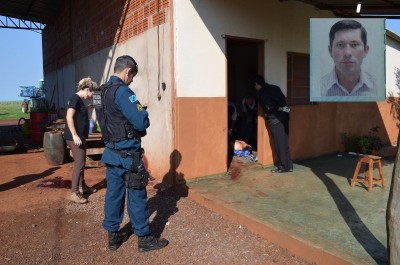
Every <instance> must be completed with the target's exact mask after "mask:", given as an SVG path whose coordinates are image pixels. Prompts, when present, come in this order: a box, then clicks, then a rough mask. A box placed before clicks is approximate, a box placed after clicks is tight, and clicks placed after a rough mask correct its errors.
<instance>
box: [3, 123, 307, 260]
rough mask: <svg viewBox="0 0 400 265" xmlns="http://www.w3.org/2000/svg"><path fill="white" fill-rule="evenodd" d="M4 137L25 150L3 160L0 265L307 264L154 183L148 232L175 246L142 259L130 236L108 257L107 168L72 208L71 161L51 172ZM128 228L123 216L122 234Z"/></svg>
mask: <svg viewBox="0 0 400 265" xmlns="http://www.w3.org/2000/svg"><path fill="white" fill-rule="evenodd" d="M0 132H1V133H2V137H14V138H16V137H17V138H18V137H19V139H20V142H21V141H25V142H27V143H25V144H22V145H21V146H20V148H18V149H17V150H16V151H15V152H13V153H6V154H2V155H1V154H0V165H1V171H0V202H1V203H0V223H1V227H0V233H1V236H0V264H130V263H132V262H134V263H135V264H149V263H152V264H310V263H309V262H307V261H305V260H303V259H301V258H299V257H297V256H295V255H293V254H291V253H290V252H288V251H287V250H286V249H283V248H281V247H278V246H276V245H274V244H271V243H269V242H267V241H266V240H264V239H263V238H261V237H259V236H257V235H255V234H253V233H251V232H250V231H249V230H247V229H246V228H245V227H243V226H242V225H240V224H238V223H234V222H231V221H228V220H226V219H224V218H223V217H222V216H221V215H219V214H217V213H215V212H213V211H211V210H209V209H208V208H206V207H203V206H201V205H199V204H198V203H196V202H194V201H193V200H191V199H190V198H189V197H187V193H188V190H187V188H186V186H179V187H174V188H170V189H167V190H161V189H159V190H157V189H155V188H154V185H155V186H156V187H157V186H158V185H156V184H158V183H157V181H153V182H152V183H151V185H149V187H148V192H149V201H148V204H149V208H150V213H151V217H150V220H151V227H152V231H153V232H154V233H155V234H156V235H162V236H163V237H166V238H168V239H169V240H170V244H169V245H168V246H167V247H166V248H164V249H161V250H159V251H152V252H148V253H144V254H139V253H138V251H137V238H136V236H134V235H133V236H131V238H129V240H128V241H127V242H125V243H124V244H123V245H122V246H121V248H120V249H118V250H117V251H115V252H109V251H108V250H107V241H106V236H107V234H106V232H105V230H104V229H103V228H102V227H101V222H102V219H103V207H104V194H105V190H106V183H105V180H104V176H105V168H89V169H86V170H85V176H86V181H87V183H88V184H89V185H91V186H96V187H97V188H98V189H99V191H98V192H97V193H96V194H93V195H92V196H90V197H89V203H88V204H85V205H77V204H73V203H71V202H69V201H68V197H69V195H70V190H69V189H70V186H71V181H70V176H71V171H72V162H71V160H68V162H67V163H65V164H63V165H60V166H49V164H48V163H47V161H46V158H45V156H44V153H43V149H42V148H40V146H39V145H36V146H34V145H32V143H30V141H29V139H27V138H25V140H24V138H23V137H22V136H21V135H19V136H18V133H19V132H18V130H15V132H13V133H11V134H5V133H4V132H5V127H4V126H1V123H0ZM21 139H22V140H21ZM128 222H129V220H128V219H127V214H125V219H124V222H123V225H122V226H121V228H122V227H124V228H125V229H126V228H127V227H129V226H128Z"/></svg>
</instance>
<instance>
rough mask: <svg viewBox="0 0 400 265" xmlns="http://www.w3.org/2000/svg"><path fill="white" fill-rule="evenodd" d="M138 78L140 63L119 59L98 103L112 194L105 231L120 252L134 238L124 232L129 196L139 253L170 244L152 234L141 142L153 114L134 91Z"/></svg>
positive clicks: (107, 204)
mask: <svg viewBox="0 0 400 265" xmlns="http://www.w3.org/2000/svg"><path fill="white" fill-rule="evenodd" d="M137 73H138V66H137V64H136V62H135V60H134V59H133V58H132V57H130V56H128V55H124V56H120V57H118V58H117V60H116V62H115V66H114V74H113V75H112V76H111V77H110V80H109V81H108V82H107V83H106V84H104V85H103V86H101V87H100V89H101V97H100V98H99V97H97V98H94V103H95V101H96V100H100V101H97V103H98V102H100V104H95V107H96V113H97V115H98V121H99V125H100V127H101V130H102V135H103V138H104V141H105V146H106V148H105V150H104V153H103V156H102V159H101V160H102V162H104V163H105V164H106V167H107V170H106V178H107V192H106V197H105V216H104V221H103V227H104V228H105V229H106V230H107V231H108V247H109V250H111V251H113V250H116V249H118V248H119V247H120V246H121V245H122V243H123V242H124V241H126V240H127V239H128V238H129V236H130V234H128V233H126V232H123V231H120V230H119V227H120V224H121V222H122V220H123V216H124V205H125V194H126V193H127V196H126V198H127V210H128V214H129V218H130V221H131V224H132V227H133V231H134V233H135V234H136V235H137V236H138V249H139V252H145V251H150V250H156V249H160V248H163V247H165V246H166V245H168V243H169V242H168V240H166V239H157V238H155V237H154V236H152V235H151V234H150V225H149V209H148V207H147V191H146V185H147V183H148V174H147V172H146V170H145V169H144V166H143V160H142V150H143V149H142V148H141V137H142V136H144V135H145V134H146V129H147V128H148V127H149V126H150V121H149V117H148V112H147V111H146V110H145V109H144V108H143V107H142V105H141V104H140V102H139V101H138V100H137V98H136V95H135V93H133V91H132V90H131V89H130V88H129V87H128V86H129V84H130V83H131V82H132V79H133V78H134V77H135V75H136V74H137Z"/></svg>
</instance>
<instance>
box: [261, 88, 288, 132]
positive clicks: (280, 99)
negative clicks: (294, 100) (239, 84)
mask: <svg viewBox="0 0 400 265" xmlns="http://www.w3.org/2000/svg"><path fill="white" fill-rule="evenodd" d="M257 97H258V102H259V104H260V106H261V107H262V108H263V110H264V115H265V117H266V119H267V121H268V122H269V124H276V123H278V122H284V121H287V120H288V119H289V113H287V112H283V111H279V110H278V108H279V107H285V106H287V103H286V99H285V95H284V94H283V93H282V91H281V89H280V88H279V87H278V86H275V85H270V84H265V86H264V87H262V88H261V89H260V91H258V92H257Z"/></svg>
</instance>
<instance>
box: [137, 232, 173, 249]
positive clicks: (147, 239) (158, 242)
mask: <svg viewBox="0 0 400 265" xmlns="http://www.w3.org/2000/svg"><path fill="white" fill-rule="evenodd" d="M168 243H169V241H168V240H167V239H165V238H160V239H157V238H155V237H154V236H152V235H148V236H140V237H139V239H138V245H139V252H146V251H150V250H157V249H160V248H163V247H165V246H166V245H168Z"/></svg>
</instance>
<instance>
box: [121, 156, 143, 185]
mask: <svg viewBox="0 0 400 265" xmlns="http://www.w3.org/2000/svg"><path fill="white" fill-rule="evenodd" d="M142 154H143V153H142V152H139V153H134V154H133V155H132V164H131V167H130V169H129V171H128V172H127V173H125V175H124V181H125V186H126V187H127V188H133V189H143V188H145V187H146V186H147V184H148V183H149V173H148V172H147V170H146V169H145V168H144V166H143V162H141V156H142Z"/></svg>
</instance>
